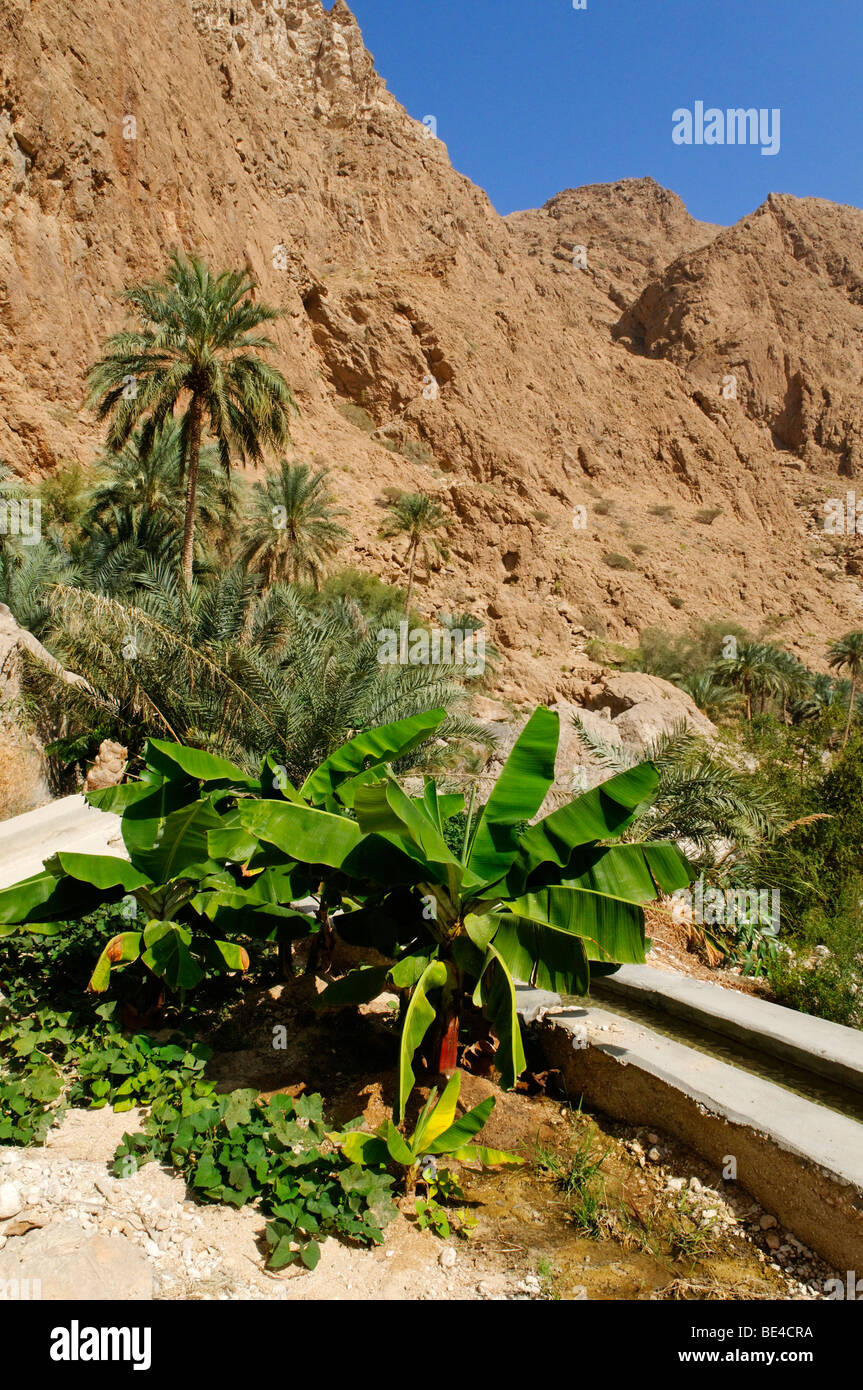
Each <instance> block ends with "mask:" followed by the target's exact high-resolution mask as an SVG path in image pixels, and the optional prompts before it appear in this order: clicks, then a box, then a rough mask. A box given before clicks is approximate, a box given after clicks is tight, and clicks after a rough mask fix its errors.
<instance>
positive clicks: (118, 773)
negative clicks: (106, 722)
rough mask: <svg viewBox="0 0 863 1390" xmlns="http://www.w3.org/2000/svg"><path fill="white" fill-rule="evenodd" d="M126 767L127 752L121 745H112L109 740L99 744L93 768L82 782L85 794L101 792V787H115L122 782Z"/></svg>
mask: <svg viewBox="0 0 863 1390" xmlns="http://www.w3.org/2000/svg"><path fill="white" fill-rule="evenodd" d="M126 765H127V750H126V749H125V748H124V747H123V745H122V744H121V743H112V742H111V740H110V739H109V738H106V739H103V740H102V742H101V743H100V744H99V751H98V753H97V754H96V757H95V760H94V762H93V766H92V767H91V768H90V771H89V772H88V773H87V777H86V779H85V782H84V791H85V792H95V791H101V789H102V788H103V787H116V786H118V785H119V783H120V782H122V780H123V775H124V773H125V771H126Z"/></svg>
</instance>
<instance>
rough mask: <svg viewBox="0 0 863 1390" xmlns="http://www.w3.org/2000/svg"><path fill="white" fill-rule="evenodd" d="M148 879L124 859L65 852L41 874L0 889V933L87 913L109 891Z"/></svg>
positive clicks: (127, 889)
mask: <svg viewBox="0 0 863 1390" xmlns="http://www.w3.org/2000/svg"><path fill="white" fill-rule="evenodd" d="M52 869H53V871H52ZM61 870H62V873H61ZM147 882H148V879H147V878H146V877H145V876H144V875H143V874H141V873H139V872H138V871H137V870H136V869H134V868H133V867H132V865H131V864H129V863H128V862H127V861H126V860H125V859H121V858H119V857H116V856H113V855H107V854H106V855H98V854H71V853H67V852H66V851H63V853H62V854H59V855H55V856H54V858H53V859H49V860H48V861H47V863H46V866H45V868H44V869H42V870H41V871H40V872H39V873H38V874H33V875H32V876H31V877H30V878H25V879H22V881H21V882H20V883H13V884H12V885H11V886H10V887H8V888H3V889H0V935H4V936H5V935H8V934H9V933H8V932H7V931H4V930H2V929H3V927H6V926H8V927H10V928H11V927H12V926H18V925H21V926H28V927H31V928H32V927H34V926H36V925H37V924H42V923H47V922H57V921H64V920H65V919H67V918H69V917H81V916H84V915H85V914H86V913H88V912H92V911H93V910H94V908H96V907H98V906H99V905H100V904H101V903H103V902H104V901H105V899H106V894H108V895H109V896H113V897H119V896H120V890H121V889H122V890H123V891H125V892H131V891H132V890H133V889H135V888H140V887H142V886H143V885H144V884H146V883H147ZM111 890H116V891H114V892H113V893H112V891H111Z"/></svg>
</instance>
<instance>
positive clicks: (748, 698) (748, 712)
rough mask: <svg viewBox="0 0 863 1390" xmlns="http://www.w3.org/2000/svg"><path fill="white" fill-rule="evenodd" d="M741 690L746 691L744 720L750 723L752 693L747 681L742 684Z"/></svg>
mask: <svg viewBox="0 0 863 1390" xmlns="http://www.w3.org/2000/svg"><path fill="white" fill-rule="evenodd" d="M743 689H744V690H745V691H746V718H747V719H748V720H749V723H750V724H751V723H752V691H751V689H750V686H749V682H748V681H744V682H743Z"/></svg>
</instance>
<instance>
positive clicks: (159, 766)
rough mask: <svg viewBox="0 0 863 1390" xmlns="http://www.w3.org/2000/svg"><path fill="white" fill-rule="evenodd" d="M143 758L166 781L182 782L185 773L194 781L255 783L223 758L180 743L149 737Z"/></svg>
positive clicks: (236, 783) (250, 785)
mask: <svg viewBox="0 0 863 1390" xmlns="http://www.w3.org/2000/svg"><path fill="white" fill-rule="evenodd" d="M144 757H145V758H146V760H147V763H148V764H149V765H150V767H153V768H155V769H156V770H157V771H158V772H160V773H162V775H163V776H164V777H166V778H167V779H168V780H169V781H176V780H181V781H182V780H183V777H184V776H185V777H187V778H189V777H190V778H192V779H193V780H194V781H196V782H229V783H230V784H231V785H232V786H241V787H255V786H257V784H258V779H257V778H256V777H250V776H249V774H248V773H247V772H244V771H243V769H242V768H241V767H237V766H236V764H235V763H230V762H228V760H227V759H226V758H219V757H217V756H216V755H215V754H214V753H207V752H206V751H205V750H203V749H201V748H186V747H185V745H184V744H182V743H170V742H168V741H167V740H165V739H160V738H151V739H149V740H148V742H147V747H146V749H145V752H144Z"/></svg>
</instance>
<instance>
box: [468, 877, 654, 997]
mask: <svg viewBox="0 0 863 1390" xmlns="http://www.w3.org/2000/svg"><path fill="white" fill-rule="evenodd" d="M507 910H508V911H509V912H510V913H512V915H513V916H516V917H521V918H524V919H526V920H527V921H529V922H534V923H537V924H539V925H540V926H548V927H552V928H554V930H555V931H556V932H557V933H558V934H560V933H564V934H566V935H568V936H571V937H580V938H581V940H582V941H583V942H584V949H585V951H586V953H587V957H588V959H589V960H599V961H615V962H617V963H620V964H628V965H642V964H643V963H644V912H643V910H642V909H641V907H639V906H638V904H636V903H631V902H626V901H624V900H622V899H618V898H609V897H605V896H604V895H603V894H601V893H591V892H588V891H586V890H584V889H579V888H560V887H559V888H542V889H540V890H539V892H536V893H526V894H525V895H524V896H523V897H521V898H515V899H513V901H512V902H509V903H507ZM495 944H497V937H495ZM548 988H552V986H548ZM566 992H567V993H572V992H573V991H572V990H567V991H566Z"/></svg>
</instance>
